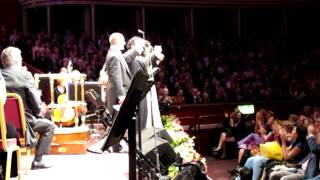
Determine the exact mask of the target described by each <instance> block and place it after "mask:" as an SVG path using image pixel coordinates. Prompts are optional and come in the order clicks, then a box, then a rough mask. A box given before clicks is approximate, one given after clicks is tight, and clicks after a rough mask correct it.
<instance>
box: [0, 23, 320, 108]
mask: <svg viewBox="0 0 320 180" xmlns="http://www.w3.org/2000/svg"><path fill="white" fill-rule="evenodd" d="M108 35H109V32H105V33H102V34H99V35H98V36H97V39H96V40H95V41H92V40H91V38H90V37H88V36H86V35H85V33H82V34H80V35H76V34H75V33H73V32H71V31H70V30H68V31H66V32H65V33H64V34H58V33H53V35H52V37H51V38H49V37H48V35H47V34H46V33H45V32H39V33H36V34H31V33H29V34H22V33H21V32H18V31H16V30H14V31H12V32H10V31H8V30H6V27H5V26H4V25H2V26H1V35H0V38H1V40H0V41H1V42H0V46H1V48H2V47H5V46H6V45H14V46H18V47H20V49H22V51H23V57H24V60H25V61H26V62H29V63H30V64H32V65H34V66H36V67H39V68H40V69H41V70H43V71H44V72H58V71H59V69H60V68H61V67H63V66H64V67H66V66H67V64H68V62H69V60H72V62H73V66H74V69H77V70H79V71H80V72H82V73H85V74H87V76H88V80H97V79H98V77H99V71H100V69H101V67H102V66H103V63H104V62H105V57H106V52H107V50H108V47H109V45H108V41H107V38H108ZM127 36H128V37H126V38H127V39H128V38H130V37H129V33H127ZM147 38H148V39H149V40H150V41H151V42H152V43H153V45H156V44H160V45H162V47H163V51H164V54H165V55H166V59H165V61H164V62H163V63H162V64H161V65H160V67H161V72H160V73H159V74H158V75H157V88H158V94H159V101H160V102H161V103H163V104H176V105H181V104H185V103H195V104H197V103H211V102H244V101H265V100H310V99H312V100H314V99H315V98H318V97H319V95H320V92H319V90H318V89H320V88H319V86H320V80H319V79H318V78H317V76H316V75H317V74H318V71H317V68H318V67H319V62H317V58H316V56H317V55H314V54H316V53H313V52H315V51H314V49H307V50H305V49H302V48H300V47H303V45H300V46H298V47H297V46H295V44H294V43H291V41H289V40H287V39H285V38H279V37H273V38H267V39H264V38H259V37H258V36H255V35H253V37H251V38H248V39H247V40H242V41H240V40H234V39H227V38H225V36H223V34H218V35H216V36H209V35H199V36H198V37H195V38H190V37H184V36H182V35H177V34H172V35H160V34H157V33H150V34H149V36H147ZM311 50H313V51H311Z"/></svg>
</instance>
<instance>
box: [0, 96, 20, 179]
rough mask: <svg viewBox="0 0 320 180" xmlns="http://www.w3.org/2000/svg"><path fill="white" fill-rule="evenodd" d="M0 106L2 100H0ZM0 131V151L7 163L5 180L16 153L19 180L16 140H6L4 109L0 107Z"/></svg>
mask: <svg viewBox="0 0 320 180" xmlns="http://www.w3.org/2000/svg"><path fill="white" fill-rule="evenodd" d="M0 104H2V99H1V98H0ZM0 130H1V140H0V150H1V151H4V152H6V153H7V161H6V172H5V180H9V179H10V175H11V164H12V154H13V152H15V151H16V153H17V171H18V179H19V180H20V179H21V174H20V160H21V152H20V147H19V146H18V145H17V140H16V139H15V138H10V139H7V137H6V136H7V125H6V119H5V116H4V108H3V106H2V105H1V106H0Z"/></svg>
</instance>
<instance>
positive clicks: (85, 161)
mask: <svg viewBox="0 0 320 180" xmlns="http://www.w3.org/2000/svg"><path fill="white" fill-rule="evenodd" d="M26 159H28V162H29V168H30V164H31V161H32V159H33V157H32V156H31V157H28V158H27V157H26V156H23V159H22V163H23V164H22V166H23V169H22V180H44V179H45V180H69V179H72V180H88V179H92V180H100V179H101V180H104V179H105V180H109V179H110V180H127V179H128V169H129V168H128V154H126V153H104V154H91V153H87V154H84V155H48V156H46V157H45V160H46V161H47V162H49V163H50V164H52V165H54V166H53V167H52V168H50V169H42V170H29V174H28V175H25V170H24V168H25V166H26ZM207 164H208V174H209V177H211V178H212V179H214V180H228V179H230V178H229V176H228V173H227V171H228V170H231V169H232V168H234V167H235V160H216V159H214V158H212V157H207ZM15 179H16V178H15Z"/></svg>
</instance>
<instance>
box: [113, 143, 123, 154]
mask: <svg viewBox="0 0 320 180" xmlns="http://www.w3.org/2000/svg"><path fill="white" fill-rule="evenodd" d="M121 150H122V146H121V145H120V144H115V145H113V146H112V152H114V153H120V152H121Z"/></svg>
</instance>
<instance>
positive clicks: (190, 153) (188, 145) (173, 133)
mask: <svg viewBox="0 0 320 180" xmlns="http://www.w3.org/2000/svg"><path fill="white" fill-rule="evenodd" d="M161 120H162V124H163V126H164V128H165V129H166V130H167V132H168V133H169V135H170V137H171V138H172V140H173V142H171V146H172V147H173V149H174V151H175V152H176V153H177V154H179V155H180V157H181V158H182V160H183V162H191V161H194V160H200V155H199V154H198V153H197V152H196V150H195V149H194V146H195V144H194V139H195V137H190V136H189V135H188V134H187V133H186V132H184V130H183V127H182V126H181V125H180V121H179V119H178V118H177V117H176V116H174V115H163V116H161ZM168 171H169V174H168V175H169V177H171V178H173V177H175V176H176V175H177V174H178V172H179V168H178V167H176V166H173V165H172V166H170V167H169V169H168Z"/></svg>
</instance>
